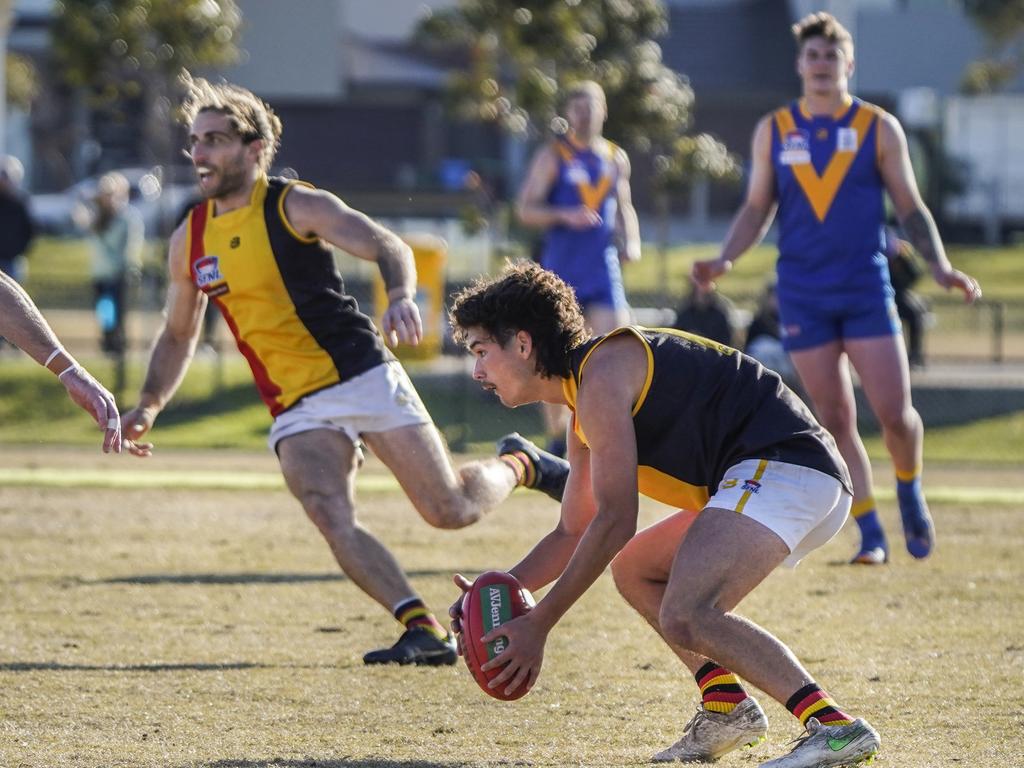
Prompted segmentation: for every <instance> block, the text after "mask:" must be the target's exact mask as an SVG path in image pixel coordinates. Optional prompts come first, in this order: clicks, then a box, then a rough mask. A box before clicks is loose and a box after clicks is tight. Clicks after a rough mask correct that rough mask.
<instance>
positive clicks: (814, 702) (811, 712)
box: [786, 683, 853, 727]
mask: <svg viewBox="0 0 1024 768" xmlns="http://www.w3.org/2000/svg"><path fill="white" fill-rule="evenodd" d="M786 709H788V710H789V711H790V712H792V713H793V715H794V716H795V717H796V718H797V720H799V721H800V725H803V726H805V727H806V726H807V721H808V720H809V719H810V718H812V717H816V718H817V719H818V722H819V723H821V724H822V725H849V724H850V723H852V722H853V718H852V717H850V716H849V715H848V714H846V713H845V712H843V710H841V709H840V708H839V705H838V704H836V703H835V702H834V701H833V700H832V697H831V696H829V695H828V694H827V693H825V691H823V690H821V688H819V687H818V685H817V684H816V683H809V684H807V685H805V686H804V687H803V688H801V689H800V690H799V691H797V692H796V693H794V694H793V695H792V696H790V697H789V701H787V702H786Z"/></svg>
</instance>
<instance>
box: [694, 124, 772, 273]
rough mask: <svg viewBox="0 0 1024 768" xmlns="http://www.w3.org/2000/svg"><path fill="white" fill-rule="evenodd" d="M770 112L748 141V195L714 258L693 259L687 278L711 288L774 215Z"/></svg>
mask: <svg viewBox="0 0 1024 768" xmlns="http://www.w3.org/2000/svg"><path fill="white" fill-rule="evenodd" d="M771 119H772V118H771V116H770V115H769V116H767V117H763V118H761V121H760V122H759V123H758V124H757V128H756V129H755V130H754V138H753V141H752V143H751V158H752V159H751V169H750V182H749V185H748V187H747V197H746V199H745V200H744V202H743V205H742V206H741V207H740V209H739V211H737V213H736V216H735V217H734V218H733V220H732V224H731V225H730V227H729V232H728V233H727V234H726V236H725V242H723V243H722V250H721V252H720V253H719V255H718V258H716V259H706V260H703V261H697V262H694V265H693V269H692V270H691V272H690V278H691V279H692V280H693V282H695V283H696V284H697V285H698V286H699V287H700V288H702V289H704V290H711V289H712V288H714V287H715V283H714V281H715V278H717V277H720V276H721V275H723V274H725V273H726V272H728V271H729V270H730V269H732V263H733V262H734V261H736V259H738V258H739V257H740V256H742V255H743V254H744V253H746V252H747V250H749V249H750V248H751V247H753V246H755V245H757V244H758V243H759V242H761V240H762V238H764V236H765V234H766V233H767V232H768V228H769V227H770V226H771V223H772V219H773V218H774V217H775V172H774V171H773V170H772V156H771V153H772V124H771Z"/></svg>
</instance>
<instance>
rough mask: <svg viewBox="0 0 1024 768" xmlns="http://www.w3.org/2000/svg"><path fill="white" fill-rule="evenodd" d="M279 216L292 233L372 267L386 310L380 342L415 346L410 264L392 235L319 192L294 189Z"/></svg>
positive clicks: (417, 327)
mask: <svg viewBox="0 0 1024 768" xmlns="http://www.w3.org/2000/svg"><path fill="white" fill-rule="evenodd" d="M285 214H286V215H287V216H288V221H289V222H290V223H291V225H292V227H293V228H294V229H295V231H296V232H301V233H303V234H304V235H307V236H312V235H316V236H317V237H320V238H322V239H324V240H326V241H327V242H329V243H331V244H332V245H335V246H337V247H338V248H340V249H342V250H343V251H345V252H346V253H349V254H351V255H352V256H355V257H356V258H358V259H364V260H366V261H373V262H376V263H377V267H378V269H380V274H381V277H382V278H383V279H384V286H385V287H386V288H387V294H388V301H389V305H388V308H387V310H386V311H385V312H384V317H383V319H382V324H383V328H382V329H381V330H382V331H383V332H384V335H385V338H387V339H388V341H389V342H390V343H391V345H392V346H394V345H395V344H397V343H398V342H399V341H401V342H404V343H406V344H418V343H419V342H420V340H421V339H422V337H423V323H422V320H421V319H420V313H419V308H418V307H417V306H416V302H415V297H416V262H415V260H414V259H413V255H412V249H411V248H410V247H409V246H408V244H406V243H405V242H404V241H403V240H402V239H401V238H400V237H399V236H398V235H396V234H395V233H394V232H392V231H391V230H389V229H387V228H386V227H383V226H381V225H380V224H378V223H377V222H375V221H373V219H371V218H370V217H369V216H367V215H366V214H364V213H362V212H360V211H357V210H355V209H354V208H350V207H349V206H347V205H345V203H343V202H342V201H341V200H340V199H339V198H338V197H337V196H335V195H332V194H331V193H330V192H326V191H324V190H321V189H311V188H309V187H304V186H294V187H292V188H291V190H290V191H289V192H288V196H287V197H286V198H285Z"/></svg>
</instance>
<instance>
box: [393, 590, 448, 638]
mask: <svg viewBox="0 0 1024 768" xmlns="http://www.w3.org/2000/svg"><path fill="white" fill-rule="evenodd" d="M395 618H396V619H398V620H399V621H400V622H402V624H404V625H405V628H406V629H414V628H416V627H422V628H423V629H425V630H427V631H428V632H430V634H432V635H434V637H436V638H437V639H438V640H444V639H445V638H446V637H448V630H446V629H445V628H444V627H443V626H442V625H441V622H439V621H438V620H437V619H436V618H435V617H434V614H432V613H431V612H430V609H429V608H427V606H426V605H424V603H423V601H422V600H420V599H419V598H418V597H410V598H409V599H407V600H403V601H402V602H400V603H399V604H398V605H396V606H395Z"/></svg>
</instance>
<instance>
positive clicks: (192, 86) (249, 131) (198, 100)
mask: <svg viewBox="0 0 1024 768" xmlns="http://www.w3.org/2000/svg"><path fill="white" fill-rule="evenodd" d="M180 79H181V84H182V85H183V86H184V88H185V99H184V101H182V103H181V118H182V120H183V121H185V122H186V123H187V124H189V125H191V124H192V123H193V122H194V121H195V119H196V115H198V114H199V113H200V112H218V113H220V114H222V115H226V116H227V118H228V120H230V121H231V126H232V127H233V128H234V129H235V131H237V132H238V135H239V136H241V137H242V141H244V142H246V143H249V142H253V141H256V140H258V139H259V140H262V141H263V150H262V151H261V152H260V168H262V169H263V171H267V170H269V169H270V165H271V163H273V162H274V155H276V154H277V148H278V146H279V145H280V143H281V130H282V128H281V120H280V119H279V118H278V116H277V115H275V114H274V110H273V109H271V108H270V105H269V104H267V103H266V102H265V101H263V100H262V99H261V98H259V97H258V96H256V95H255V94H254V93H253V92H252V91H250V90H249V89H247V88H242V87H241V86H240V85H232V84H231V83H211V82H210V81H209V80H206V79H204V78H202V77H192V75H190V74H189V73H188V72H187V71H186V72H183V73H182V75H181V78H180Z"/></svg>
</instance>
